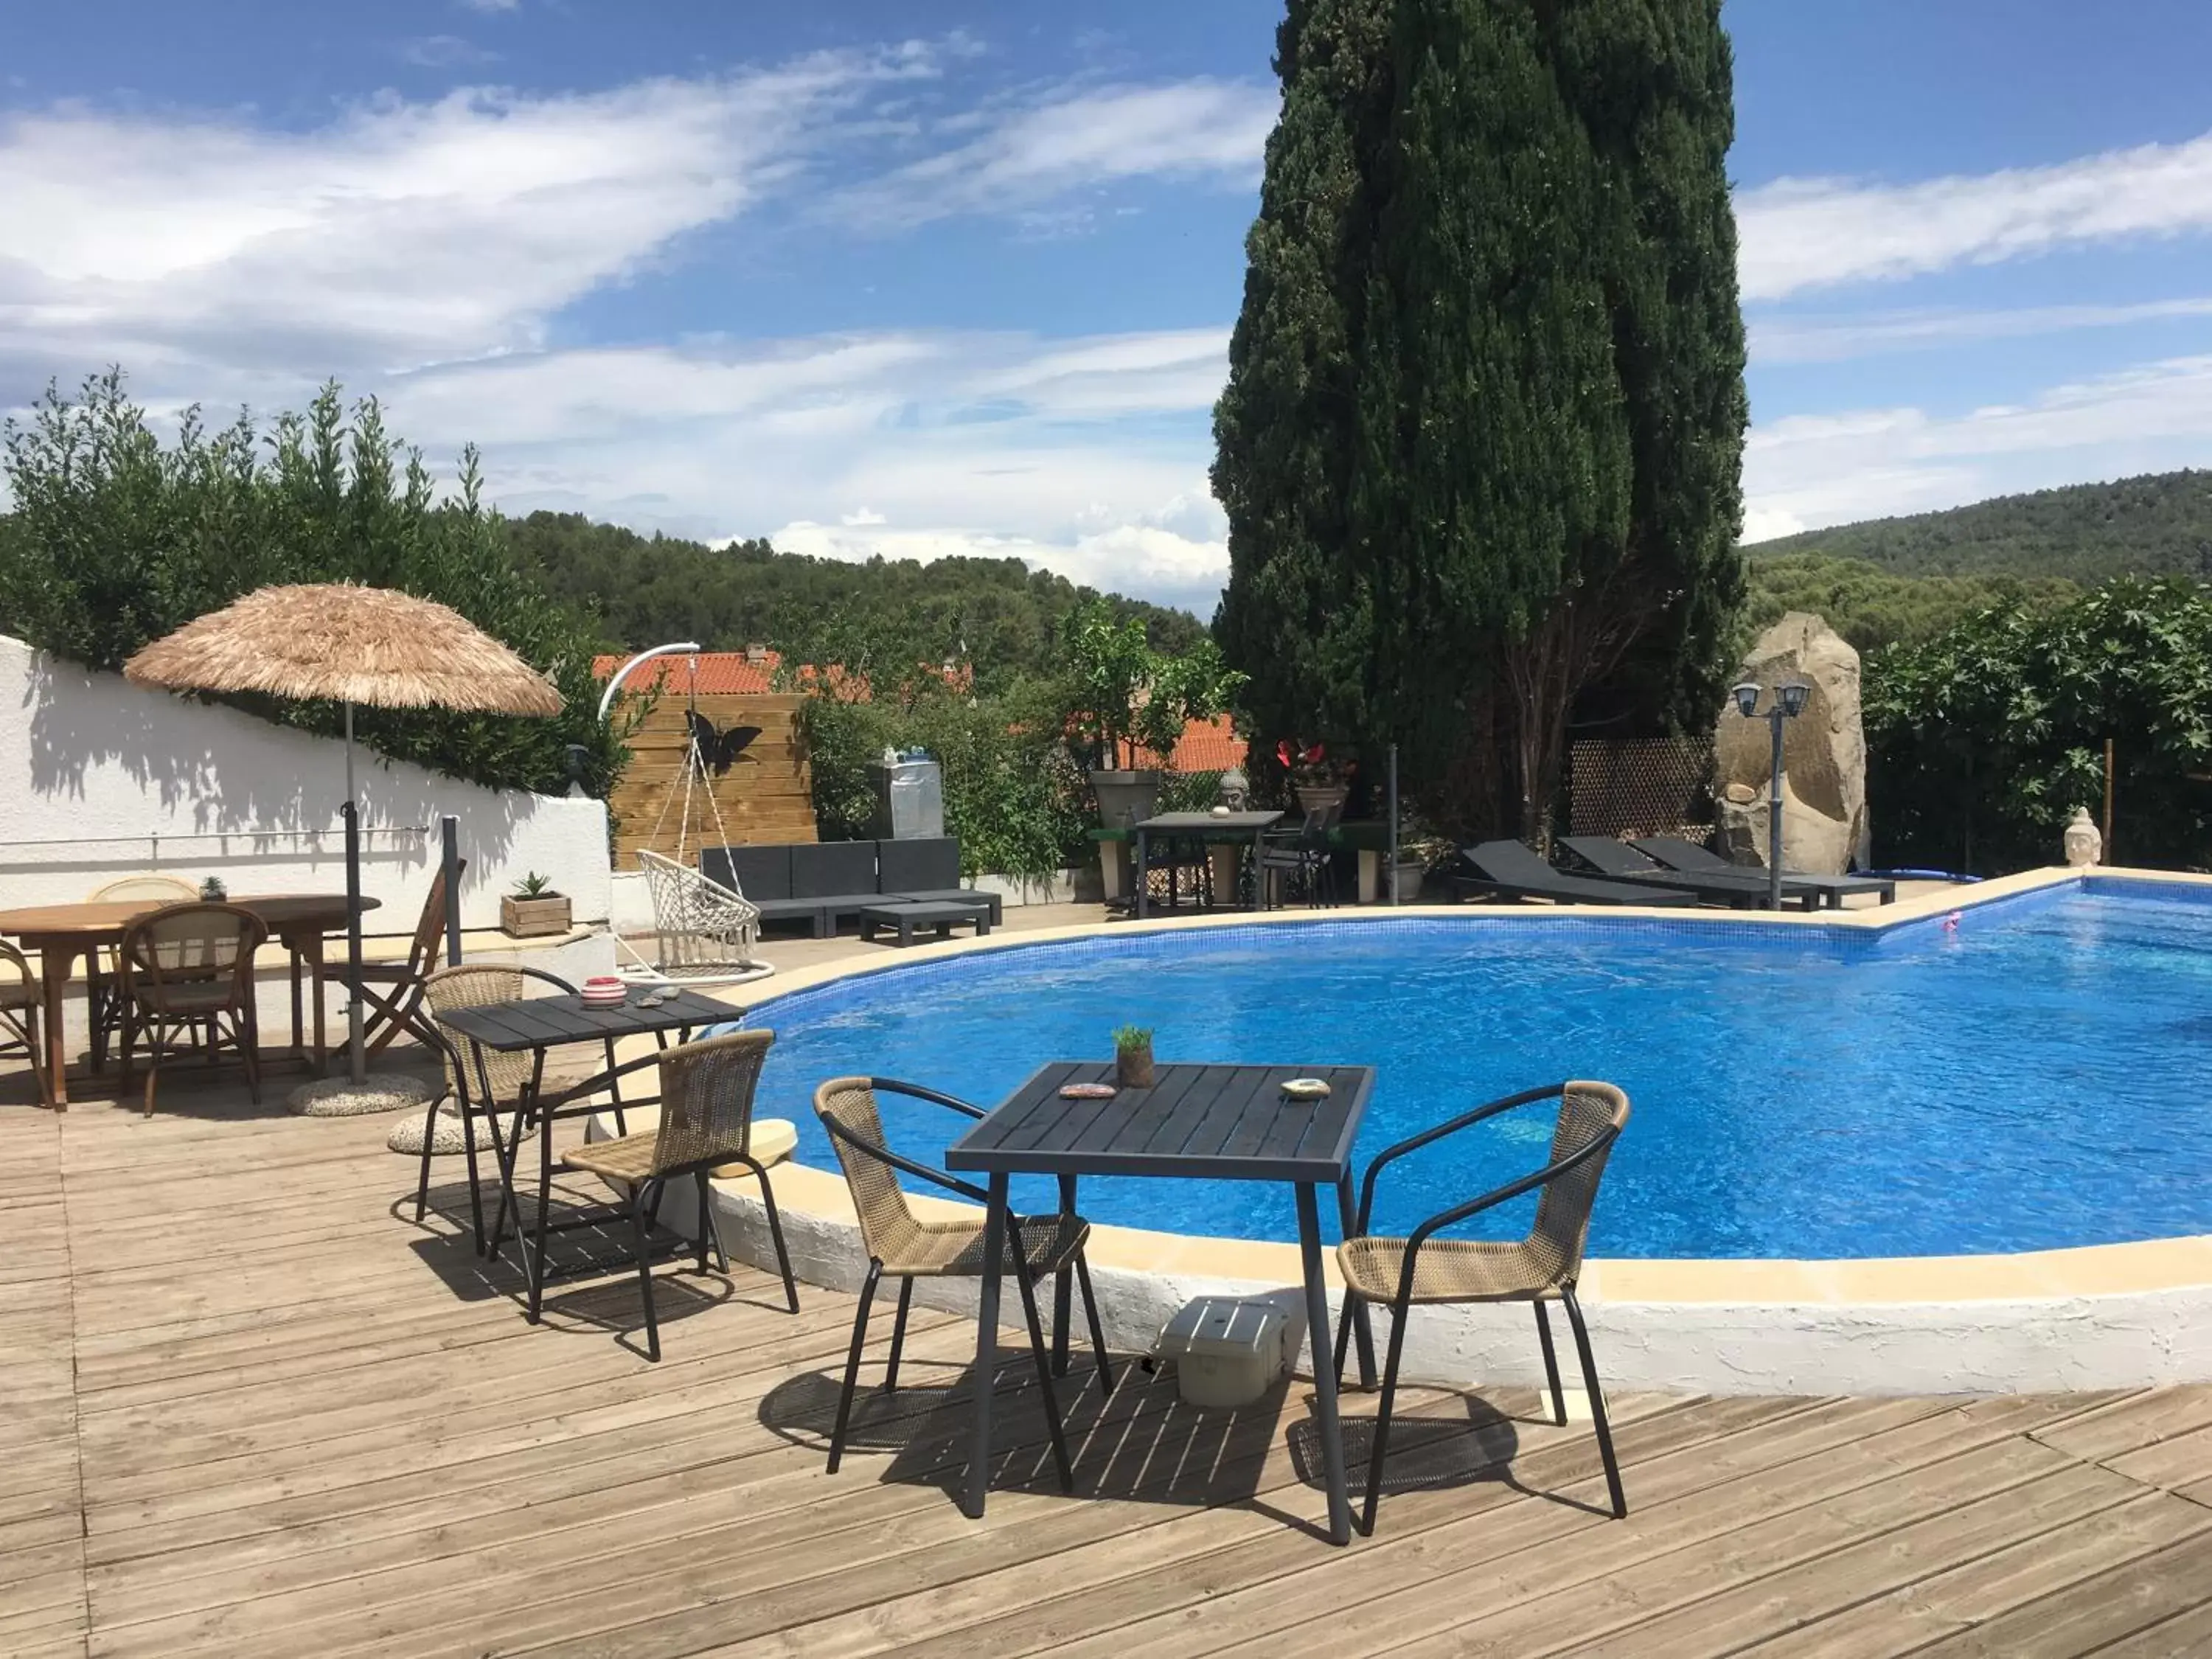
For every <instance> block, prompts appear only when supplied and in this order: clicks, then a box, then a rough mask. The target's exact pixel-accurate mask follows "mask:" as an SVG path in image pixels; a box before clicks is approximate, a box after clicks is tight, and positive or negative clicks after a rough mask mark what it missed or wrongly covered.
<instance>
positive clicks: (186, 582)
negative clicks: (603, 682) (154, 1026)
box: [0, 370, 624, 796]
mask: <svg viewBox="0 0 2212 1659" xmlns="http://www.w3.org/2000/svg"><path fill="white" fill-rule="evenodd" d="M4 442H5V450H6V456H5V471H6V476H7V479H8V483H9V487H10V489H11V490H12V492H13V494H14V497H15V513H14V514H13V517H12V520H10V522H9V525H8V527H7V533H6V534H5V535H4V536H0V629H5V630H6V631H8V632H10V633H13V634H15V635H19V636H20V637H21V638H23V639H25V640H27V641H29V642H30V643H31V644H33V645H35V646H38V647H41V648H43V649H45V650H48V651H52V652H53V653H55V654H57V655H58V656H62V657H66V658H68V659H70V660H72V661H75V662H79V663H82V664H84V665H86V666H88V667H92V668H104V669H117V668H120V667H121V666H122V665H123V663H124V661H125V659H126V658H128V657H130V656H131V654H132V653H134V652H136V651H137V649H138V648H139V647H141V646H143V645H145V644H148V643H149V642H150V641H154V640H156V639H159V638H161V636H162V635H165V634H168V633H170V632H172V631H173V630H174V629H178V628H179V627H181V626H182V625H183V624H184V623H187V622H190V621H191V619H192V618H193V617H197V616H200V615H202V614H204V613H205V612H207V611H214V610H218V609H220V608H221V607H222V606H223V605H228V603H229V602H230V601H231V600H233V599H237V598H238V597H239V596H240V595H241V594H243V593H246V592H251V591H252V590H253V589H255V588H257V587H263V586H269V585H270V584H272V583H279V582H326V581H356V582H363V583H367V584H368V585H370V586H380V587H392V588H398V589H400V590H402V591H404V592H409V593H413V594H416V595H418V596H420V597H422V598H424V599H436V600H438V601H440V602H441V603H443V604H446V605H451V606H452V607H453V609H454V610H456V611H459V612H460V613H461V614H462V615H463V616H465V617H467V618H468V619H469V620H470V621H471V622H472V623H476V624H477V627H479V628H481V629H483V630H484V631H485V632H486V633H488V634H490V635H492V636H493V637H494V638H495V639H499V640H501V641H505V642H506V643H507V645H508V646H510V647H513V649H514V651H515V652H516V653H518V654H519V655H520V656H521V657H522V659H524V660H525V661H526V662H528V663H529V664H531V665H532V666H533V667H535V668H538V669H539V670H541V671H543V672H544V673H545V675H546V676H547V677H548V678H550V679H551V680H552V681H553V683H554V684H555V685H556V686H557V687H558V688H559V690H560V692H561V695H562V698H563V700H564V701H565V703H566V708H564V710H563V711H562V714H560V715H558V716H556V718H554V719H551V720H531V719H519V718H507V717H501V716H496V715H483V714H457V713H453V712H451V711H447V710H441V709H387V708H362V709H359V710H358V711H357V712H356V730H357V732H359V734H360V736H361V738H362V740H363V741H364V742H366V743H367V744H368V745H369V746H370V747H372V748H374V749H375V750H379V751H380V752H381V753H383V754H386V755H389V756H391V757H394V758H395V759H399V760H407V761H413V762H416V763H418V764H420V765H423V766H428V767H431V768H434V769H437V770H439V771H441V772H445V773H447V774H450V775H453V776H456V777H461V778H466V779H469V780H470V781H473V782H476V783H480V784H484V785H487V786H489V787H494V788H523V789H537V790H544V791H558V790H560V789H562V788H564V787H566V785H567V783H568V776H569V771H568V748H569V745H571V744H574V745H579V746H580V748H581V749H582V750H583V765H582V772H583V781H584V783H585V786H586V787H587V788H589V789H591V790H592V793H596V794H599V795H601V796H604V795H605V793H607V791H608V789H609V788H610V787H611V785H612V782H613V780H614V776H615V775H616V773H617V771H618V769H619V768H620V766H621V763H622V762H623V758H624V751H623V749H622V746H621V744H620V743H619V742H618V741H617V738H615V736H614V735H613V734H612V733H611V732H608V731H607V729H606V728H605V727H604V726H601V725H600V723H599V720H598V719H597V709H598V704H599V691H598V687H597V685H596V684H595V683H594V682H593V680H592V672H591V668H592V661H591V659H592V631H591V629H590V627H589V625H588V623H586V621H585V620H584V619H583V618H582V617H580V616H578V615H577V614H576V613H574V612H573V611H569V610H568V608H567V607H565V606H563V605H560V604H557V603H556V602H555V601H554V600H552V599H550V598H548V597H547V596H546V594H545V593H544V592H543V591H542V590H541V589H540V588H539V587H538V586H537V584H536V583H535V582H533V581H532V580H529V579H528V578H526V577H525V576H523V575H522V574H520V573H519V572H518V571H517V570H516V568H515V567H514V564H513V561H512V560H511V559H510V557H509V556H508V554H507V545H506V539H505V532H503V530H502V528H501V521H500V519H499V516H498V514H497V513H494V512H491V511H489V510H488V509H487V508H485V507H483V504H482V501H480V499H479V495H478V477H477V457H476V452H475V451H474V450H473V449H471V450H468V451H466V452H465V459H464V461H463V465H462V471H461V475H460V477H459V489H458V492H457V494H456V495H454V496H453V498H452V499H451V500H449V501H443V502H441V501H438V500H437V499H436V495H435V487H434V485H433V483H432V481H431V478H430V476H429V474H428V471H425V469H424V468H423V465H422V459H421V456H420V455H419V454H418V453H416V452H414V451H412V450H409V449H406V448H404V447H403V446H402V445H401V444H400V443H399V442H398V440H396V439H394V438H392V437H391V436H390V435H388V434H386V431H385V429H384V422H383V416H382V412H381V411H380V409H379V408H378V406H377V404H376V402H375V400H374V398H370V399H367V400H364V401H362V402H360V403H357V404H354V405H353V406H352V408H351V410H348V409H347V408H346V405H345V404H344V400H343V397H342V395H341V393H340V392H339V389H338V387H337V386H336V385H331V386H325V387H324V389H323V391H322V392H321V393H320V394H319V395H318V396H317V398H315V400H314V402H313V404H311V405H310V406H309V408H308V410H307V412H306V413H305V414H297V413H288V414H285V415H282V416H278V417H277V419H276V422H275V424H274V426H273V427H272V428H270V430H269V431H268V432H266V433H264V432H263V431H262V430H261V429H260V428H258V427H257V426H256V425H255V424H254V422H253V421H252V418H251V417H250V416H246V415H244V414H241V415H240V416H239V418H238V419H237V420H236V421H235V422H233V423H232V424H231V425H229V426H228V427H226V428H222V429H221V430H219V431H210V429H209V428H207V427H206V426H205V425H204V424H203V422H202V421H201V419H200V415H199V411H198V410H197V408H194V409H191V410H186V411H185V415H184V417H183V420H182V422H181V425H180V427H179V431H178V435H177V438H176V441H174V442H173V444H170V445H168V446H167V447H164V446H163V444H162V443H161V441H160V439H159V438H158V437H156V436H155V434H154V432H153V430H152V429H151V428H149V426H148V424H147V422H146V417H145V411H144V410H141V409H140V408H138V407H137V405H135V404H132V403H131V401H130V400H129V398H126V397H125V394H124V386H123V375H122V373H121V371H119V370H111V371H110V372H109V373H108V374H105V375H102V376H100V377H98V378H95V379H94V380H88V381H87V382H86V384H85V386H84V389H83V392H82V396H81V398H79V399H78V400H77V401H75V402H72V401H70V400H68V399H65V398H62V397H61V396H60V395H59V393H58V392H55V391H54V390H52V389H51V388H50V389H49V390H48V392H47V393H46V398H44V400H43V401H41V402H40V404H39V405H38V407H37V409H36V410H34V411H33V414H32V416H31V417H30V420H29V422H28V423H27V424H23V423H18V422H14V421H10V422H8V424H7V426H6V428H5V432H4ZM236 701H238V702H240V703H241V704H242V705H243V706H246V707H248V708H252V709H253V711H254V712H256V713H258V714H263V715H264V716H265V717H267V718H268V719H270V720H276V721H279V722H281V723H283V724H285V725H288V726H299V727H301V728H303V729H305V730H307V731H311V732H321V733H325V734H326V735H327V734H335V733H336V732H338V731H340V730H341V729H342V715H341V711H340V710H339V708H338V707H337V705H336V704H333V703H323V702H281V701H278V700H276V699H263V698H252V699H246V698H241V699H238V700H236Z"/></svg>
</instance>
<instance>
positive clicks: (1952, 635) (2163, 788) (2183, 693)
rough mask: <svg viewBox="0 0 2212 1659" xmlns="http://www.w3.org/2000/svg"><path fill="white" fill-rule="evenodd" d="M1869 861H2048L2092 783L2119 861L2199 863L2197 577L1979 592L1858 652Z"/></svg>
mask: <svg viewBox="0 0 2212 1659" xmlns="http://www.w3.org/2000/svg"><path fill="white" fill-rule="evenodd" d="M1865 719H1866V732H1867V745H1868V796H1869V800H1870V802H1871V804H1872V807H1873V815H1874V829H1875V838H1876V843H1877V848H1878V853H1879V858H1880V861H1881V862H1885V863H1891V864H1905V865H1911V864H1928V865H1935V866H1942V867H1946V868H1954V869H1961V870H1966V871H1971V872H1976V873H1986V872H1994V871H2005V870H2016V869H2022V868H2027V867H2029V866H2035V865H2042V864H2050V863H2053V862H2055V861H2056V860H2057V854H2058V842H2059V836H2060V833H2061V829H2062V828H2063V825H2064V823H2065V822H2066V820H2067V819H2068V818H2069V817H2071V816H2072V814H2073V811H2074V809H2075V807H2076V806H2087V807H2089V808H2090V809H2091V810H2092V811H2096V810H2097V808H2098V806H2099V805H2100V803H2101V802H2102V800H2103V799H2104V791H2105V779H2104V752H2103V751H2104V743H2105V739H2106V738H2112V740H2113V743H2114V746H2115V750H2116V757H2117V764H2116V766H2115V772H2116V777H2115V781H2114V793H2115V806H2116V814H2115V817H2116V822H2115V826H2114V835H2113V840H2114V842H2115V843H2116V846H2115V848H2114V849H2113V851H2114V853H2115V854H2117V855H2118V858H2119V859H2120V860H2122V861H2124V862H2127V863H2130V864H2137V865H2146V866H2173V865H2180V866H2203V865H2204V864H2206V863H2208V862H2212V590H2208V589H2206V588H2205V587H2203V586H2199V585H2198V584H2197V583H2196V582H2194V581H2191V580H2188V579H2187V578H2185V577H2167V578H2162V579H2160V580H2154V581H2144V580H2138V579H2135V578H2123V579H2121V580H2115V581H2112V582H2110V583H2108V584H2106V586H2103V587H2100V588H2099V589H2097V590H2096V591H2094V592H2091V593H2089V594H2087V595H2086V596H2085V597H2083V598H2082V599H2079V600H2077V601H2076V602H2075V603H2073V604H2071V605H2063V606H2060V607H2057V608H2056V609H2036V608H2033V607H2029V606H2022V605H2015V606H2012V607H1994V608H1991V609H1990V610H1987V611H1983V612H1981V613H1980V614H1979V615H1978V616H1976V617H1972V618H1971V619H1969V620H1968V621H1966V622H1963V623H1960V624H1959V625H1958V626H1957V627H1955V628H1953V629H1949V630H1948V632H1946V633H1943V634H1942V635H1938V636H1937V637H1936V638H1935V639H1933V640H1931V641H1929V642H1928V643H1926V644H1925V645H1920V646H1896V647H1891V648H1890V649H1889V650H1887V651H1883V652H1881V653H1877V654H1876V655H1875V656H1874V657H1873V658H1872V659H1869V662H1868V664H1867V665H1866V695H1865Z"/></svg>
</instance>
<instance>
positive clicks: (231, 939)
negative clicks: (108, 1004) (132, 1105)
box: [119, 902, 269, 1117]
mask: <svg viewBox="0 0 2212 1659" xmlns="http://www.w3.org/2000/svg"><path fill="white" fill-rule="evenodd" d="M268 937H269V930H268V928H267V927H264V926H263V925H262V921H261V918H260V917H258V916H257V915H254V914H253V912H252V911H251V910H244V909H240V908H239V907H238V906H237V905H234V904H214V903H201V902H195V903H191V904H172V905H168V906H167V907H165V908H162V909H159V910H156V911H155V912H154V913H153V914H152V915H147V916H141V917H140V918H139V919H138V920H137V921H134V922H132V923H131V927H130V929H129V931H128V932H126V933H125V934H124V935H123V945H122V949H121V951H120V952H119V954H120V955H121V957H122V958H123V982H122V1006H123V1018H122V1032H123V1081H124V1083H125V1085H126V1086H127V1085H129V1084H130V1081H131V1061H132V1059H133V1056H134V1053H135V1051H136V1049H137V1045H138V1043H139V1042H141V1041H142V1040H143V1041H145V1042H147V1044H148V1057H147V1059H148V1064H147V1072H146V1115H147V1116H149V1117H151V1116H153V1115H154V1091H155V1085H156V1084H157V1083H158V1082H159V1080H160V1079H161V1066H162V1062H163V1061H165V1060H168V1059H170V1058H171V1057H173V1056H174V1055H176V1054H185V1053H192V1052H200V1053H204V1054H205V1055H206V1056H207V1059H208V1061H209V1063H210V1065H212V1064H213V1063H214V1062H215V1059H216V1053H217V1051H218V1050H219V1049H221V1048H224V1047H226V1046H228V1047H230V1048H234V1049H236V1050H237V1052H238V1056H239V1058H240V1060H241V1061H243V1062H244V1064H245V1066H246V1088H247V1091H248V1092H249V1093H251V1095H252V1098H253V1101H254V1103H255V1104H256V1105H258V1104H259V1103H260V1102H261V1055H260V1052H259V1037H260V1022H259V1020H258V1018H256V1016H255V1011H254V1006H253V953H254V952H255V951H258V950H259V949H260V948H261V945H262V943H263V941H264V940H265V939H267V938H268ZM179 1037H181V1038H183V1041H182V1042H179Z"/></svg>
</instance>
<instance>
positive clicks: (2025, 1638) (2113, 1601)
mask: <svg viewBox="0 0 2212 1659" xmlns="http://www.w3.org/2000/svg"><path fill="white" fill-rule="evenodd" d="M2208 1603H2212V1534H2203V1533H2200V1534H2197V1536H2195V1537H2193V1538H2191V1539H2190V1540H2189V1541H2187V1542H2185V1543H2182V1544H2178V1545H2176V1546H2174V1547H2172V1548H2171V1549H2166V1550H2161V1551H2160V1552H2159V1553H2157V1554H2155V1555H2150V1556H2145V1557H2143V1558H2142V1559H2138V1560H2135V1561H2130V1563H2128V1564H2127V1565H2125V1566H2122V1567H2116V1568H2113V1569H2112V1570H2110V1571H2106V1572H2101V1573H2099V1574H2097V1575H2095V1576H2094V1577H2091V1578H2087V1579H2085V1580H2083V1581H2082V1582H2081V1583H2076V1584H2069V1585H2068V1586H2067V1587H2066V1588H2064V1589H2061V1590H2058V1591H2057V1592H2055V1593H2054V1594H2051V1595H2042V1596H2039V1597H2037V1598H2036V1599H2035V1600H2033V1601H2029V1602H2027V1603H2026V1604H2025V1605H2023V1606H2021V1607H2015V1608H2013V1609H2012V1610H2010V1611H2009V1612H2008V1613H2005V1614H2004V1615H2003V1616H2002V1617H2001V1618H1996V1619H1992V1620H1990V1621H1989V1622H1988V1623H1986V1624H1984V1625H1981V1626H1977V1627H1976V1628H1975V1629H1973V1630H1971V1631H1966V1632H1961V1633H1960V1634H1959V1635H1956V1636H1953V1637H1949V1638H1946V1639H1944V1640H1942V1641H1940V1642H1936V1643H1934V1644H1930V1645H1929V1646H1928V1647H1925V1648H1923V1649H1922V1650H1921V1652H1922V1653H1923V1654H1924V1655H1926V1656H1928V1659H1969V1656H1972V1659H2074V1656H2075V1655H2079V1654H2087V1653H2096V1652H2102V1651H2104V1650H2106V1649H2107V1648H2108V1647H2109V1646H2110V1645H2111V1644H2113V1643H2116V1642H2119V1641H2121V1640H2123V1639H2124V1638H2136V1640H2137V1641H2138V1643H2139V1644H2148V1645H2147V1646H2145V1647H2143V1648H2142V1650H2143V1651H2147V1652H2149V1653H2155V1654H2163V1655H2166V1656H2169V1659H2181V1656H2186V1655H2189V1654H2192V1653H2197V1652H2201V1651H2203V1650H2202V1649H2196V1648H2191V1647H2189V1646H2186V1645H2183V1646H2175V1645H2172V1643H2173V1641H2174V1638H2176V1637H2178V1636H2179V1635H2180V1634H2182V1629H2181V1628H2179V1627H2178V1623H2177V1621H2178V1619H2179V1615H2183V1614H2188V1613H2203V1611H2204V1610H2205V1609H2206V1607H2207V1606H2208Z"/></svg>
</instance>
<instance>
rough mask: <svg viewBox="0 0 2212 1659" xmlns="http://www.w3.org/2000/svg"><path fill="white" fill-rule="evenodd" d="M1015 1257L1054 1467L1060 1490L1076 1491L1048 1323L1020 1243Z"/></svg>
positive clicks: (1015, 1278)
mask: <svg viewBox="0 0 2212 1659" xmlns="http://www.w3.org/2000/svg"><path fill="white" fill-rule="evenodd" d="M1013 1257H1014V1283H1015V1284H1017V1285H1019V1286H1021V1291H1022V1313H1023V1316H1024V1317H1025V1318H1027V1319H1028V1321H1029V1325H1030V1354H1031V1356H1032V1357H1034V1358H1035V1359H1036V1374H1037V1387H1038V1389H1040V1390H1041V1391H1042V1394H1043V1395H1044V1421H1045V1426H1046V1427H1047V1428H1048V1429H1049V1430H1050V1431H1052V1461H1053V1465H1054V1468H1057V1469H1058V1470H1059V1471H1060V1490H1061V1491H1062V1492H1073V1491H1074V1490H1075V1466H1074V1465H1073V1463H1071V1462H1069V1461H1068V1456H1067V1437H1066V1435H1064V1434H1063V1433H1061V1432H1060V1402H1059V1401H1058V1400H1056V1399H1054V1397H1053V1392H1052V1355H1051V1353H1050V1352H1049V1351H1048V1349H1047V1348H1046V1346H1045V1341H1044V1322H1043V1321H1042V1320H1041V1319H1039V1318H1038V1317H1037V1300H1036V1284H1035V1282H1034V1281H1033V1280H1032V1279H1031V1278H1030V1270H1029V1264H1028V1262H1027V1261H1024V1260H1023V1257H1022V1253H1021V1248H1020V1245H1019V1244H1018V1243H1017V1244H1016V1246H1015V1248H1014V1251H1013ZM977 1386H979V1387H981V1388H988V1387H989V1386H990V1383H989V1380H988V1379H987V1378H986V1379H984V1380H983V1381H982V1382H981V1383H979V1384H978V1385H977Z"/></svg>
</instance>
